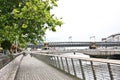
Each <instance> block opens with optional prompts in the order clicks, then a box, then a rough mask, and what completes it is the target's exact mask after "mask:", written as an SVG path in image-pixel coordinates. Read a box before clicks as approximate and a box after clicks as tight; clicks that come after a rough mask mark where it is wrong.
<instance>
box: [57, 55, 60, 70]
mask: <svg viewBox="0 0 120 80" xmlns="http://www.w3.org/2000/svg"><path fill="white" fill-rule="evenodd" d="M57 62H58V67H59V68H60V61H59V57H58V56H57Z"/></svg>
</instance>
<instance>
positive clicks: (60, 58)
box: [60, 57, 65, 71]
mask: <svg viewBox="0 0 120 80" xmlns="http://www.w3.org/2000/svg"><path fill="white" fill-rule="evenodd" d="M60 59H61V63H62V67H63V71H65V68H64V64H63V60H62V57H60Z"/></svg>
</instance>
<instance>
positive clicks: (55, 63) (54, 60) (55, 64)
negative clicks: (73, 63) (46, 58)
mask: <svg viewBox="0 0 120 80" xmlns="http://www.w3.org/2000/svg"><path fill="white" fill-rule="evenodd" d="M53 62H54V66H55V67H57V61H56V58H55V56H54V59H53Z"/></svg>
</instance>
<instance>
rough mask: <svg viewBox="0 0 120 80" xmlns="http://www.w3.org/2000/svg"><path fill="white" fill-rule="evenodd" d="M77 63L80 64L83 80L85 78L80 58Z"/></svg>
mask: <svg viewBox="0 0 120 80" xmlns="http://www.w3.org/2000/svg"><path fill="white" fill-rule="evenodd" d="M79 64H80V69H81V73H82V78H83V80H86V78H85V74H84V70H83V66H82V61H81V60H80V59H79Z"/></svg>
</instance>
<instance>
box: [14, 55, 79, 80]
mask: <svg viewBox="0 0 120 80" xmlns="http://www.w3.org/2000/svg"><path fill="white" fill-rule="evenodd" d="M15 80H79V79H77V78H75V77H72V76H70V75H68V74H65V73H63V72H61V71H59V70H57V69H55V68H53V67H51V66H49V65H47V64H46V63H44V62H42V61H40V60H37V59H36V58H34V57H30V55H27V56H25V57H24V58H23V60H22V62H21V64H20V67H19V70H18V73H17V75H16V78H15Z"/></svg>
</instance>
